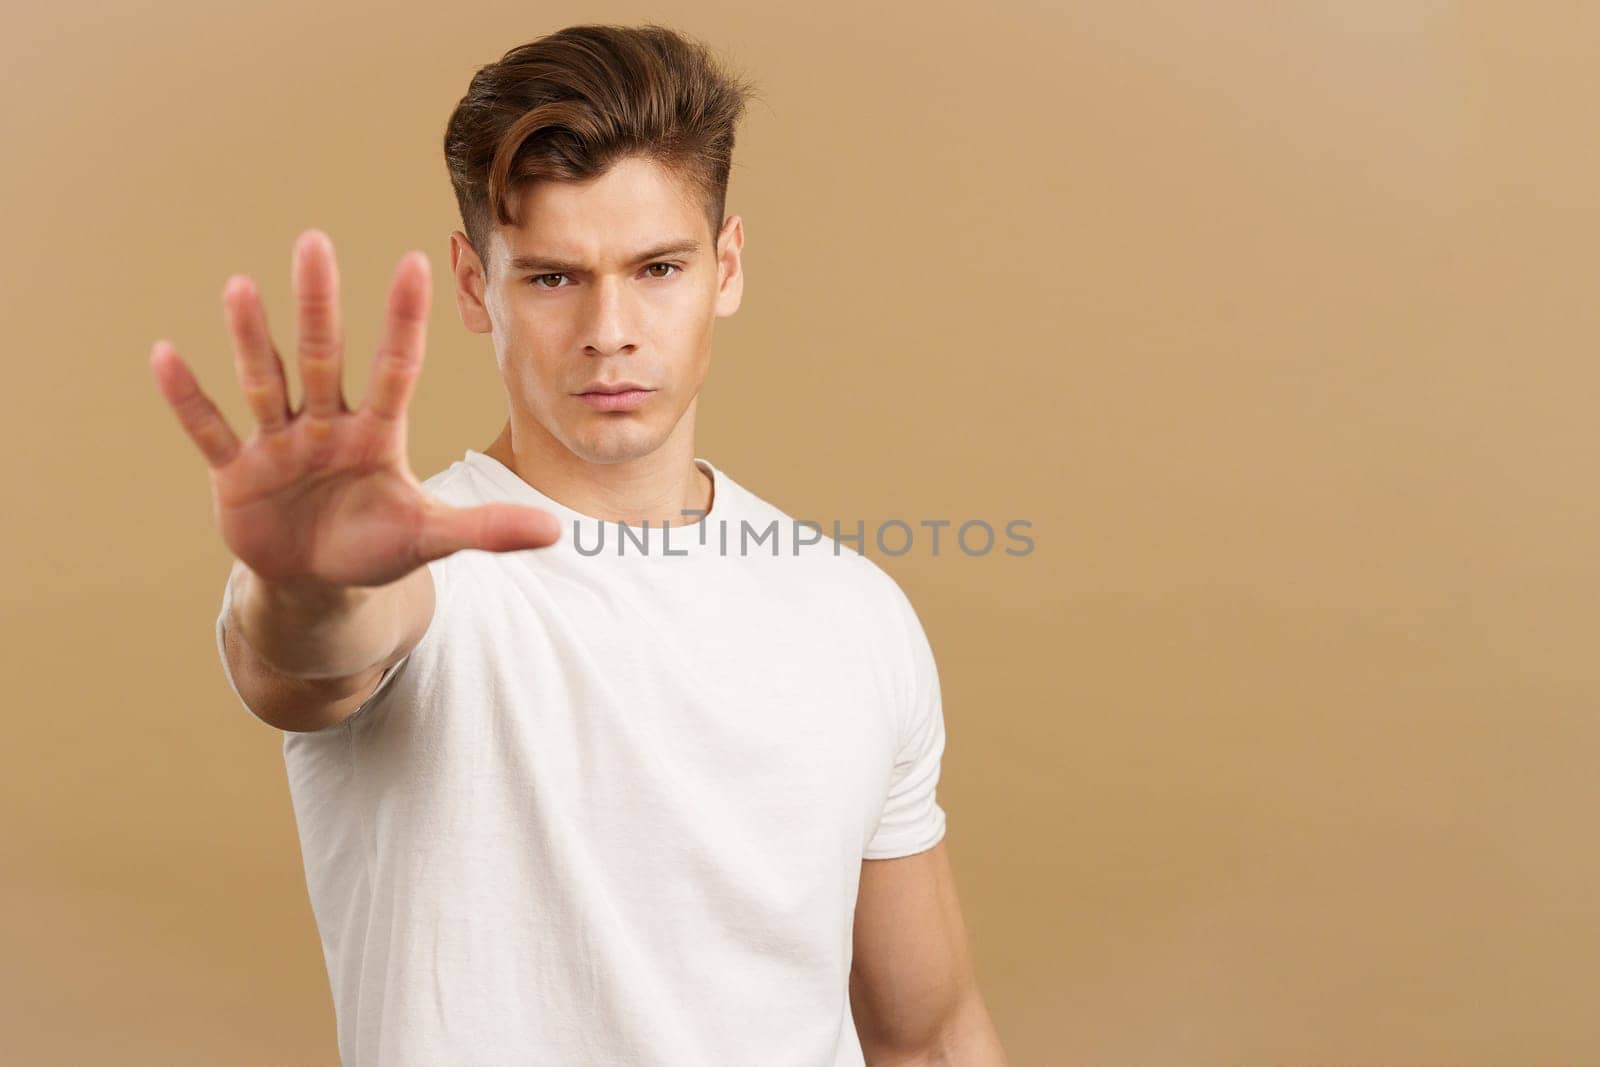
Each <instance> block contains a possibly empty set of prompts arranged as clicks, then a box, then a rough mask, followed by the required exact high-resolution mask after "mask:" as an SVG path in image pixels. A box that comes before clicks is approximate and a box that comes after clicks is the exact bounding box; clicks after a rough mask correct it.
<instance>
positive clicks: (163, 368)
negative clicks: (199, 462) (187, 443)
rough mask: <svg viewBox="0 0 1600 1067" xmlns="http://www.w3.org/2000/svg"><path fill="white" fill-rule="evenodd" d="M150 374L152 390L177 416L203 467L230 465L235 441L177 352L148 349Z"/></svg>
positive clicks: (163, 346) (161, 345) (159, 346)
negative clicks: (197, 448) (158, 391)
mask: <svg viewBox="0 0 1600 1067" xmlns="http://www.w3.org/2000/svg"><path fill="white" fill-rule="evenodd" d="M150 370H151V372H152V373H154V374H155V377H156V387H157V388H158V389H160V390H161V395H162V396H164V397H166V400H167V404H168V405H169V406H170V407H171V408H172V410H173V411H174V412H175V413H176V414H177V416H178V422H179V423H181V424H182V425H183V429H184V432H185V433H187V434H188V435H189V439H190V440H192V441H193V442H194V443H195V444H196V445H198V446H199V448H200V452H201V454H202V455H204V456H205V458H206V463H207V464H209V465H210V466H212V467H225V466H227V465H228V464H229V463H231V462H232V461H233V457H234V456H236V455H238V454H239V437H238V435H237V434H235V433H234V432H233V428H232V427H230V426H229V425H228V420H227V419H225V418H223V417H222V412H220V411H218V410H217V406H216V405H215V404H213V403H212V402H211V400H210V398H208V397H207V396H206V394H205V393H203V392H201V391H200V384H199V383H198V382H196V381H195V378H194V374H193V373H192V372H191V371H190V370H189V366H188V364H186V363H184V361H183V359H182V358H181V357H180V356H179V355H178V352H177V350H176V349H174V348H173V347H172V346H171V345H170V344H168V343H167V342H166V341H157V342H156V343H155V344H154V345H153V346H152V347H151V349H150Z"/></svg>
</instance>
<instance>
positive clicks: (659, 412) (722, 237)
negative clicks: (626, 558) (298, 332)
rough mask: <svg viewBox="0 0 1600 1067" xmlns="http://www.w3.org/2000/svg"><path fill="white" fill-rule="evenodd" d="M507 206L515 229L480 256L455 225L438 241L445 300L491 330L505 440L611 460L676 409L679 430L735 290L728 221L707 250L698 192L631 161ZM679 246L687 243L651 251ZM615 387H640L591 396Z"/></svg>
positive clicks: (472, 325)
mask: <svg viewBox="0 0 1600 1067" xmlns="http://www.w3.org/2000/svg"><path fill="white" fill-rule="evenodd" d="M520 207H521V212H520V215H521V218H522V220H523V225H522V227H521V228H520V229H516V230H513V229H511V228H509V227H505V226H499V227H496V229H495V232H494V235H493V237H492V238H491V239H490V248H488V249H487V250H485V254H484V255H483V258H482V259H481V260H480V258H479V256H478V255H477V254H476V252H475V251H474V249H473V248H472V247H471V245H469V244H468V243H467V239H466V236H465V235H464V234H462V233H461V232H460V231H457V232H455V233H453V234H452V235H451V238H450V260H451V269H452V271H453V272H454V274H455V279H456V306H457V308H458V309H459V310H460V312H461V319H462V322H464V323H465V324H466V326H467V328H468V329H469V330H472V331H474V332H476V333H489V334H491V335H492V336H493V340H494V348H495V358H496V361H497V362H498V363H499V366H500V376H501V378H502V380H504V382H505V386H506V391H507V394H508V396H509V399H510V405H511V412H512V418H513V422H514V425H515V426H516V429H517V431H518V433H519V434H527V433H529V432H532V433H540V432H541V431H542V432H543V433H546V434H548V435H549V436H550V437H551V438H553V439H554V440H555V441H557V442H559V443H560V444H561V445H564V446H565V447H566V448H567V449H568V450H569V451H571V452H572V453H573V454H574V455H576V456H578V457H579V458H581V459H583V460H586V461H588V462H591V463H617V462H622V461H624V460H629V459H634V458H637V457H639V456H644V455H648V454H649V453H651V452H654V451H655V450H656V449H657V448H659V447H661V445H662V444H663V443H664V442H665V441H666V440H667V439H668V437H669V435H671V434H672V433H673V431H674V430H675V429H678V428H679V424H680V422H682V421H683V420H684V416H685V415H686V414H688V415H689V416H690V418H689V420H688V421H687V422H683V426H684V430H683V431H680V432H692V428H693V411H694V407H693V405H694V402H695V398H696V396H697V395H698V394H699V392H700V386H701V383H702V382H703V381H704V380H705V376H706V371H707V369H708V368H709V366H710V362H711V337H712V328H713V325H714V323H715V320H716V319H718V318H722V317H726V316H728V315H732V314H733V313H734V312H735V311H737V310H738V307H739V301H740V297H741V295H742V293H743V285H744V278H743V272H742V271H741V269H740V263H739V255H740V250H741V249H742V248H743V246H744V232H743V227H742V223H741V221H740V219H739V216H737V215H734V216H731V217H729V218H728V220H727V221H726V222H725V223H724V224H723V227H722V231H721V233H720V234H718V235H717V241H716V244H715V245H713V244H712V243H711V234H710V227H709V226H707V224H706V218H705V212H704V210H703V206H702V204H701V202H700V201H699V199H698V197H697V196H696V195H695V194H694V193H693V192H692V191H691V190H689V189H688V188H687V187H686V186H684V185H683V184H682V183H681V182H680V181H679V180H678V179H677V178H675V177H674V176H673V175H672V174H671V173H669V172H668V171H666V170H664V169H662V168H661V167H660V166H659V165H657V164H655V163H653V162H650V161H647V160H643V159H638V158H630V159H624V160H622V161H620V162H618V163H617V164H616V165H615V166H613V167H612V168H611V169H610V170H608V171H607V172H606V173H604V174H602V175H600V176H599V177H598V178H594V179H592V180H590V181H587V182H583V183H567V182H541V183H539V184H538V185H536V186H534V187H533V188H532V189H530V190H529V191H528V192H527V193H526V194H525V198H524V200H523V202H522V204H521V205H520ZM680 244H684V245H693V246H695V247H693V248H692V249H688V248H685V249H677V250H673V251H660V250H661V249H663V248H664V247H665V246H669V245H671V246H676V245H680ZM654 253H658V254H654ZM485 267H486V268H487V271H485ZM485 274H487V282H486V281H485ZM624 382H631V383H634V384H636V385H639V386H641V387H643V390H644V391H643V392H641V393H637V394H631V395H624V396H613V397H611V398H609V399H604V398H601V397H598V396H596V395H595V394H594V392H593V390H594V389H596V388H597V387H601V388H611V387H614V386H615V385H617V384H619V383H624ZM586 394H587V395H586Z"/></svg>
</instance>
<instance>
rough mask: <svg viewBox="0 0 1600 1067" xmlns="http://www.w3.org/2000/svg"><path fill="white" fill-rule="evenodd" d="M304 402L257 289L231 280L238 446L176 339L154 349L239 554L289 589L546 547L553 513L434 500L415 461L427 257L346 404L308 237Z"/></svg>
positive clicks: (325, 295)
mask: <svg viewBox="0 0 1600 1067" xmlns="http://www.w3.org/2000/svg"><path fill="white" fill-rule="evenodd" d="M293 284H294V291H295V295H296V300H297V303H298V306H299V337H298V341H299V345H298V350H299V363H300V378H301V383H302V387H303V391H304V394H305V396H304V398H303V402H302V405H301V407H300V410H299V411H291V410H290V408H289V400H288V388H287V383H286V380H285V377H284V370H283V362H282V360H281V359H280V358H279V355H278V352H277V348H276V347H275V346H274V344H273V342H272V338H271V336H270V335H269V334H268V332H267V321H266V312H265V309H264V308H263V306H262V303H261V295H260V292H259V290H258V289H257V288H256V285H255V283H254V281H252V280H251V279H250V278H248V277H246V276H244V275H234V276H232V277H230V278H229V279H228V281H227V284H226V285H225V286H224V287H223V291H222V303H223V309H224V317H225V319H226V322H227V325H228V331H229V333H230V334H231V335H232V337H233V346H234V366H235V369H236V371H237V373H238V378H239V385H240V388H241V389H243V391H244V395H245V399H246V401H247V402H248V403H249V405H250V410H251V411H252V412H253V413H254V414H255V419H256V424H257V426H256V432H255V433H254V435H252V436H251V438H250V439H249V440H248V441H243V442H241V441H240V440H239V437H238V436H237V435H236V434H235V433H234V431H233V429H232V428H231V427H230V426H229V425H228V423H227V420H226V419H224V418H223V416H222V414H221V412H219V411H218V410H217V407H216V405H215V404H213V403H212V402H211V400H210V398H208V397H207V396H206V394H205V393H204V392H202V391H201V389H200V386H199V384H198V382H197V381H196V380H195V376H194V374H193V373H192V372H191V371H190V369H189V367H188V365H187V364H186V363H185V362H184V361H183V359H182V357H180V356H179V355H178V353H177V350H176V349H175V348H173V346H172V345H171V344H169V343H168V342H166V341H157V342H156V343H155V345H154V346H153V347H152V349H151V351H150V367H151V370H152V372H153V373H154V374H155V378H156V385H157V387H158V388H159V389H160V391H161V394H162V396H164V397H165V398H166V401H167V403H168V405H170V406H171V408H172V410H173V412H174V414H176V415H177V417H178V421H179V423H181V424H182V426H183V429H184V431H185V432H186V433H187V434H188V435H189V438H190V439H191V440H192V441H193V442H194V443H195V445H196V447H198V448H199V449H200V452H201V454H202V455H203V456H204V457H205V461H206V464H207V465H208V467H209V468H210V474H211V491H212V497H213V503H214V514H215V517H216V521H217V525H218V527H219V529H220V531H221V533H222V538H223V540H224V541H225V542H227V545H228V547H229V548H230V549H231V550H232V551H233V553H234V555H235V556H237V557H238V558H239V560H241V561H242V562H243V563H244V564H245V565H247V566H248V567H250V568H251V570H253V571H255V572H256V573H257V574H258V575H260V576H261V577H262V578H263V579H266V580H268V581H273V582H279V583H283V584H289V585H298V584H307V585H326V586H375V585H386V584H388V583H390V582H393V581H396V580H398V579H400V578H402V577H404V576H405V575H406V574H408V573H410V572H411V571H413V570H415V569H416V568H417V567H420V566H422V565H423V564H425V563H427V562H429V561H430V560H434V559H438V558H440V557H443V556H447V555H450V554H451V553H453V552H458V551H460V550H462V549H467V548H475V549H483V550H486V551H490V552H508V551H516V550H519V549H525V548H541V547H543V546H545V545H549V544H553V543H554V542H555V541H556V540H558V539H559V537H560V526H559V523H558V522H557V521H556V518H555V517H554V516H553V515H551V514H549V513H548V512H545V511H540V510H538V509H535V508H528V507H522V506H519V505H515V504H484V505H480V506H477V507H469V508H457V507H451V506H449V505H447V504H444V503H442V502H440V501H438V500H436V499H435V498H433V497H431V496H429V495H428V494H427V493H426V492H425V491H424V490H423V488H422V485H421V483H420V482H419V481H418V480H417V479H416V477H415V476H414V475H413V474H412V472H411V469H410V466H409V464H408V463H407V460H406V414H407V405H408V404H409V403H410V400H411V394H412V392H413V390H414V388H415V386H416V381H417V376H418V374H420V373H421V370H422V355H423V346H424V341H425V338H426V332H427V322H428V306H429V295H430V289H431V286H430V279H429V267H428V259H427V257H426V256H425V255H424V254H423V253H421V252H409V253H407V254H406V255H405V256H403V257H401V259H400V263H399V265H398V266H397V267H396V268H395V272H394V278H393V281H392V282H391V284H390V287H389V297H388V314H387V318H386V321H385V325H384V331H383V340H382V342H381V344H380V345H379V347H378V352H377V355H376V357H375V359H374V361H373V366H372V375H371V384H370V386H369V389H368V394H367V398H366V400H365V401H364V402H363V403H362V404H361V406H360V407H358V408H356V409H355V410H351V409H350V408H349V406H347V405H346V403H345V400H344V395H343V387H342V385H341V378H342V364H343V327H342V325H341V322H340V317H339V314H340V313H339V274H338V267H337V265H336V263H335V261H334V254H333V243H332V241H330V240H329V239H328V237H327V235H326V234H324V233H322V232H321V231H318V230H307V231H306V232H304V233H302V234H301V235H300V238H299V240H298V241H297V242H296V243H295V252H294V266H293Z"/></svg>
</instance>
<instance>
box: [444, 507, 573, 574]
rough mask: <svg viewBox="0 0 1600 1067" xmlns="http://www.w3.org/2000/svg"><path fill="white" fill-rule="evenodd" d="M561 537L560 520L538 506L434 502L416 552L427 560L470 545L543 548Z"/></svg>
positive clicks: (491, 549)
mask: <svg viewBox="0 0 1600 1067" xmlns="http://www.w3.org/2000/svg"><path fill="white" fill-rule="evenodd" d="M560 539H561V523H560V521H559V520H557V519H556V517H555V516H554V515H552V514H550V513H549V512H548V511H540V510H539V509H538V508H529V507H523V506H521V505H520V504H480V505H478V506H476V507H470V508H458V507H451V506H450V505H448V504H434V505H430V506H429V509H428V511H427V512H426V514H425V515H424V517H423V523H422V530H421V531H420V533H419V534H418V536H417V554H418V556H419V557H420V558H421V560H422V562H424V563H426V562H428V561H429V560H435V559H439V558H440V557H442V556H448V555H450V554H451V553H452V552H460V551H461V550H462V549H467V548H476V549H482V550H483V551H486V552H516V551H519V550H521V549H524V548H543V547H545V546H546V545H553V544H555V543H556V542H557V541H559V540H560Z"/></svg>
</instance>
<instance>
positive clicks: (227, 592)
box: [216, 560, 446, 733]
mask: <svg viewBox="0 0 1600 1067" xmlns="http://www.w3.org/2000/svg"><path fill="white" fill-rule="evenodd" d="M441 563H442V561H440V560H434V561H433V562H431V563H429V564H428V569H429V570H430V571H432V573H433V581H434V605H435V606H434V612H435V614H436V615H437V613H438V612H439V611H440V610H441V606H442V605H443V603H444V582H445V580H446V579H445V577H444V576H445V571H446V568H444V567H443V566H441ZM238 566H239V564H238V563H237V562H235V563H234V565H233V569H230V570H229V572H228V578H227V580H225V581H224V582H223V583H222V609H221V610H220V611H219V612H217V623H216V635H217V656H218V658H219V659H221V660H222V676H223V677H224V678H226V679H227V680H228V688H229V689H232V690H233V695H234V697H235V698H236V699H237V700H238V702H239V706H240V707H241V708H243V709H244V710H245V711H247V712H249V713H250V716H251V718H254V719H256V720H257V721H258V722H259V721H261V720H260V717H259V716H258V715H256V713H255V712H254V711H253V710H252V709H251V707H250V705H249V704H247V703H245V699H244V694H242V693H240V692H239V683H238V682H237V681H236V680H235V679H234V677H233V668H231V667H230V666H229V665H228V648H227V645H226V644H225V643H224V637H225V635H226V634H227V630H228V612H229V610H230V608H231V607H232V604H233V576H234V573H235V571H236V570H237V568H238ZM432 629H433V627H432V625H430V626H429V631H430V632H431V631H432ZM419 644H420V642H419ZM413 652H415V650H413ZM410 658H411V656H410V655H409V654H408V655H407V656H405V657H404V658H402V659H400V660H398V661H396V662H395V663H393V664H391V665H390V666H389V667H388V669H387V670H385V671H384V672H383V677H381V678H379V679H378V684H377V686H376V687H375V688H374V689H373V691H372V694H371V695H370V696H368V697H367V699H366V700H364V701H363V702H362V703H361V706H360V707H359V708H357V709H355V710H354V711H352V712H351V713H350V714H349V715H347V716H345V718H344V719H343V720H341V721H340V722H338V723H335V724H333V725H332V726H327V727H324V728H323V730H311V731H304V732H307V733H322V732H324V731H327V732H332V731H335V730H338V729H339V728H340V727H342V726H345V725H347V724H349V723H351V722H353V721H354V720H355V717H356V716H357V715H360V714H361V713H363V712H365V711H366V710H367V708H369V707H371V706H372V705H373V704H374V703H375V702H376V701H377V700H378V698H379V696H380V695H381V694H382V693H383V691H384V690H385V689H388V688H389V682H390V680H391V679H393V678H394V676H395V675H396V674H398V673H399V672H400V668H401V667H402V666H404V665H405V663H406V661H407V660H409V659H410Z"/></svg>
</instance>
